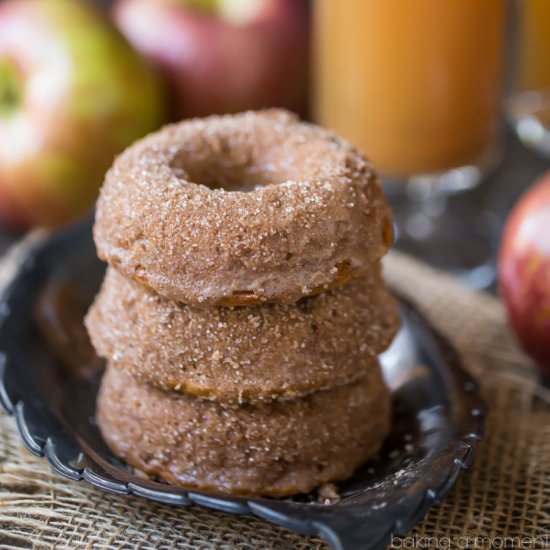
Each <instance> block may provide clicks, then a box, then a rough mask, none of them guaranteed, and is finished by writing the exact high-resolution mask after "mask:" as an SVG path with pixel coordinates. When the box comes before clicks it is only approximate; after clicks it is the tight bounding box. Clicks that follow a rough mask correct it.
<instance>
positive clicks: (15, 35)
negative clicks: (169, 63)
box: [0, 0, 162, 227]
mask: <svg viewBox="0 0 550 550" xmlns="http://www.w3.org/2000/svg"><path fill="white" fill-rule="evenodd" d="M161 121H162V97H161V91H160V89H159V84H158V81H157V76H156V75H155V74H154V73H153V72H152V69H151V68H150V67H148V66H146V64H145V62H144V61H143V60H142V59H141V58H140V57H139V56H138V55H137V54H136V53H135V52H134V51H133V50H132V49H131V47H130V45H129V44H128V43H127V42H126V40H125V39H124V38H123V37H122V36H121V35H120V34H119V33H118V32H117V31H116V30H115V29H114V28H113V27H112V26H111V25H110V24H109V23H108V22H107V21H106V20H105V19H104V18H103V17H102V16H101V15H100V14H99V13H98V12H96V11H95V10H94V9H92V8H91V7H90V6H89V5H88V4H87V3H85V2H84V3H81V2H80V1H76V0H40V1H37V0H34V1H33V0H8V1H6V2H2V3H0V220H1V221H3V222H4V223H6V222H7V223H9V224H11V225H16V226H19V227H28V226H31V225H55V224H59V223H61V222H64V221H65V220H68V219H70V218H72V217H75V216H77V215H79V214H80V213H82V212H83V211H85V210H86V209H87V208H89V207H90V205H91V204H92V203H93V200H94V198H95V195H96V192H97V189H98V187H99V185H100V184H101V181H102V179H103V174H104V172H105V170H106V169H107V168H108V167H109V165H110V164H111V163H112V160H113V156H114V155H115V154H116V153H118V152H119V151H121V150H122V149H123V148H124V147H126V146H127V145H128V144H129V143H131V142H132V141H134V140H135V139H137V138H139V137H140V136H142V135H143V134H145V133H147V132H149V131H151V130H153V129H155V128H156V127H157V126H158V125H159V124H160V123H161Z"/></svg>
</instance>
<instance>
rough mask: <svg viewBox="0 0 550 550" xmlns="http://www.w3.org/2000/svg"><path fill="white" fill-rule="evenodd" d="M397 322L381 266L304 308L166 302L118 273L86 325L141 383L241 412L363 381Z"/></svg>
mask: <svg viewBox="0 0 550 550" xmlns="http://www.w3.org/2000/svg"><path fill="white" fill-rule="evenodd" d="M398 324H399V315H398V311H397V305H396V303H395V300H394V299H393V297H392V296H391V295H390V294H389V293H388V291H387V290H386V289H385V287H384V284H383V281H382V276H381V270H380V266H379V264H374V265H373V267H372V270H371V271H370V272H369V273H368V275H365V276H363V277H359V278H356V279H354V280H353V281H350V282H349V283H347V284H345V285H341V286H339V287H337V288H335V289H333V290H331V291H328V292H325V293H323V294H320V295H318V296H314V297H309V298H304V299H303V300H301V301H299V302H297V303H296V304H291V305H286V304H263V305H258V306H247V307H219V306H212V307H210V308H204V307H196V306H189V305H185V304H182V303H178V302H174V301H172V300H167V299H166V298H162V297H161V296H159V295H158V294H156V293H155V292H153V291H151V290H149V289H147V288H146V287H143V286H142V285H141V284H139V283H135V282H133V281H131V280H128V279H126V278H125V277H124V276H123V275H121V274H120V273H118V272H117V271H116V270H115V269H113V268H109V269H108V271H107V275H106V277H105V281H104V283H103V286H102V289H101V291H100V293H99V295H98V296H97V298H96V300H95V303H94V304H93V306H92V307H91V309H90V311H89V313H88V316H87V318H86V325H87V327H88V331H89V333H90V336H91V338H92V342H93V344H94V346H95V348H96V350H97V351H98V353H99V354H100V355H102V356H103V357H105V358H106V359H107V360H109V361H115V362H117V363H118V364H119V365H121V366H123V367H124V368H127V369H128V370H129V371H130V372H131V373H132V375H133V376H135V377H136V378H137V379H138V380H141V381H145V382H148V383H150V384H153V385H155V386H157V387H160V388H163V389H167V390H175V391H179V392H186V393H191V394H194V395H200V396H202V397H206V398H209V399H216V400H217V401H219V402H224V403H233V404H236V405H237V404H239V403H243V402H257V401H270V400H272V399H276V398H280V399H292V398H294V397H296V396H300V395H304V394H309V393H311V392H314V391H317V390H320V389H326V388H332V387H336V386H340V385H343V384H347V383H349V382H351V381H353V380H357V379H359V378H362V377H364V376H365V375H366V374H367V372H368V371H369V370H372V369H378V368H379V367H378V361H377V356H378V354H379V353H381V352H382V351H384V349H386V347H387V346H388V344H389V342H390V341H391V339H392V338H393V336H394V335H395V332H396V331H397V327H398Z"/></svg>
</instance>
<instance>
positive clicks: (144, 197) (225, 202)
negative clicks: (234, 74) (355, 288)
mask: <svg viewBox="0 0 550 550" xmlns="http://www.w3.org/2000/svg"><path fill="white" fill-rule="evenodd" d="M94 237H95V242H96V246H97V250H98V254H99V256H100V257H101V258H102V259H104V260H106V261H107V262H108V263H109V264H111V265H112V266H115V267H116V268H117V269H118V270H119V271H121V272H122V273H123V274H124V275H126V276H127V277H129V278H131V279H134V280H137V281H141V282H142V283H144V284H146V285H147V286H149V287H151V288H153V289H154V290H155V291H156V292H158V293H159V294H161V295H162V296H164V297H167V298H170V299H173V300H177V301H180V302H185V303H189V304H203V305H212V304H220V303H222V304H223V303H225V304H230V305H239V304H250V303H257V302H278V303H294V302H296V301H297V300H299V299H300V298H301V297H303V296H306V295H309V294H315V293H318V292H320V291H322V290H324V289H326V288H328V287H330V286H333V285H334V284H337V283H341V282H344V281H346V280H349V279H350V278H351V277H352V276H355V275H356V274H359V273H364V272H366V271H367V270H368V269H369V268H370V266H372V264H373V263H375V262H376V261H377V260H378V259H380V258H381V257H382V255H383V254H384V253H385V252H386V251H387V249H388V246H389V245H390V241H391V222H390V210H389V207H388V204H387V202H386V200H385V198H384V195H383V192H382V190H381V187H380V185H379V182H378V179H377V177H376V175H375V173H374V171H373V169H372V166H371V165H370V163H369V162H368V161H367V160H366V159H365V158H364V156H363V155H362V154H361V153H359V152H358V151H357V150H356V149H355V148H354V147H352V146H351V145H350V144H348V143H347V142H346V141H344V140H342V139H341V138H339V137H338V136H337V135H336V134H334V133H332V132H330V131H328V130H325V129H322V128H319V127H317V126H315V125H312V124H307V123H304V122H300V121H299V120H298V119H297V118H296V117H294V116H293V115H291V114H290V113H288V112H286V111H281V110H267V111H260V112H247V113H243V114H239V115H227V116H212V117H208V118H205V119H193V120H188V121H184V122H182V123H179V124H175V125H170V126H167V127H165V128H163V129H162V130H160V131H159V132H157V133H155V134H152V135H150V136H148V137H146V138H144V139H142V140H141V141H139V142H137V143H136V144H135V145H133V146H131V147H130V148H128V149H127V150H126V151H125V152H123V153H122V154H121V155H120V156H119V157H118V158H117V159H116V161H115V163H114V165H113V167H112V168H111V170H110V171H109V172H108V174H107V176H106V179H105V183H104V185H103V188H102V190H101V193H100V197H99V200H98V203H97V209H96V223H95V226H94Z"/></svg>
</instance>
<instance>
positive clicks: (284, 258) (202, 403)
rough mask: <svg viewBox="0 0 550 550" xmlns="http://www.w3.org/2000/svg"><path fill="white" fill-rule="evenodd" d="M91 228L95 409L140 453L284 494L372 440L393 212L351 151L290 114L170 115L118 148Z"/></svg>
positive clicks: (195, 478)
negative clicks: (98, 375)
mask: <svg viewBox="0 0 550 550" xmlns="http://www.w3.org/2000/svg"><path fill="white" fill-rule="evenodd" d="M94 238H95V242H96V246H97V250H98V254H99V256H100V257H101V258H102V259H104V260H105V261H107V263H108V264H109V267H108V269H107V273H106V276H105V279H104V282H103V285H102V288H101V290H100V292H99V294H98V296H97V297H96V300H95V302H94V304H93V305H92V307H91V309H90V311H89V313H88V315H87V318H86V325H87V327H88V331H89V333H90V336H91V339H92V342H93V344H94V347H95V348H96V350H97V352H98V354H99V355H101V356H102V357H104V358H106V360H107V369H106V373H105V375H104V378H103V381H102V385H101V389H100V393H99V398H98V406H97V420H98V424H99V427H100V430H101V432H102V435H103V437H104V439H105V441H106V442H107V444H108V445H109V446H110V448H111V449H112V451H113V452H114V453H115V454H117V455H118V456H120V457H122V458H123V459H125V460H126V462H127V463H128V464H130V465H132V466H133V467H135V468H136V469H138V470H139V471H141V472H144V473H146V474H147V475H149V476H151V477H154V478H159V479H163V480H166V481H168V482H171V483H175V484H178V485H182V486H185V487H192V488H197V489H203V490H216V491H223V492H227V493H235V494H262V495H274V496H275V495H277V496H279V495H288V494H293V493H299V492H308V491H310V490H312V489H313V488H315V487H317V486H319V485H321V484H323V483H326V482H330V481H336V480H341V479H344V478H346V477H349V476H350V475H351V474H352V473H353V471H354V470H355V469H356V468H357V467H358V466H360V465H361V464H362V463H363V462H364V461H365V460H366V459H367V458H368V457H369V456H371V455H372V454H374V453H376V452H377V450H378V449H379V447H380V445H381V442H382V440H383V439H384V437H385V435H386V434H387V431H388V429H389V422H390V402H389V393H388V390H387V388H386V387H385V385H384V382H383V379H382V375H381V371H380V367H379V364H378V359H377V357H378V355H379V354H380V353H381V352H382V351H383V350H384V349H385V348H386V347H387V346H388V345H389V343H390V341H391V339H392V337H393V336H394V334H395V332H396V330H397V327H398V323H399V321H398V313H397V308H396V304H395V302H394V300H393V298H392V297H391V295H390V294H389V293H388V291H387V290H386V289H385V287H384V283H383V280H382V275H381V267H380V259H381V258H382V256H383V255H384V254H385V252H386V251H387V249H388V247H389V245H390V242H391V218H390V212H389V208H388V205H387V203H386V200H385V198H384V195H383V193H382V191H381V188H380V185H379V182H378V180H377V177H376V175H375V173H374V171H373V170H372V167H371V165H370V164H369V163H368V162H367V161H366V160H365V158H364V157H363V156H362V155H361V154H360V153H359V152H358V151H357V150H356V149H355V148H353V147H352V146H351V145H349V144H348V143H347V142H345V141H344V140H342V139H340V138H339V137H337V136H336V135H335V134H333V133H331V132H329V131H327V130H324V129H321V128H319V127H317V126H314V125H312V124H307V123H303V122H300V121H299V120H297V119H296V118H295V117H294V116H293V115H291V114H289V113H287V112H285V111H279V110H268V111H260V112H247V113H243V114H239V115H233V116H220V117H216V116H214V117H209V118H206V119H195V120H189V121H185V122H182V123H179V124H176V125H172V126H168V127H166V128H164V129H162V130H161V131H159V132H157V133H156V134H152V135H150V136H148V137H146V138H145V139H143V140H141V141H139V142H138V143H136V144H134V145H133V146H131V147H130V148H129V149H127V150H126V151H125V152H124V153H122V155H120V156H119V157H118V158H117V160H116V161H115V163H114V165H113V167H112V168H111V170H110V171H109V172H108V174H107V176H106V180H105V183H104V185H103V188H102V190H101V194H100V198H99V201H98V204H97V210H96V220H95V225H94Z"/></svg>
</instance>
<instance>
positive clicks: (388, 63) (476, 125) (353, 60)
mask: <svg viewBox="0 0 550 550" xmlns="http://www.w3.org/2000/svg"><path fill="white" fill-rule="evenodd" d="M540 1H541V2H547V3H549V4H550V0H540ZM314 9H315V13H314V30H315V32H314V37H315V44H314V52H315V63H314V65H315V67H314V94H315V97H314V115H315V118H316V120H317V121H318V122H320V123H321V124H323V125H325V126H327V127H329V128H332V129H334V130H336V131H337V132H338V133H340V134H341V135H343V136H344V137H345V138H347V139H348V140H349V141H351V142H352V143H354V144H355V145H356V146H358V147H359V148H361V149H362V150H363V151H364V152H365V154H366V155H367V157H369V158H370V159H371V160H372V161H373V162H374V164H375V166H376V167H377V169H378V171H379V173H381V174H382V175H383V176H384V179H385V181H386V182H387V181H391V182H398V183H414V182H417V183H418V182H421V183H422V184H429V185H436V186H438V187H441V188H449V189H451V190H455V189H457V188H458V189H463V188H469V187H472V186H474V185H475V184H477V183H478V182H479V180H480V178H481V177H482V176H483V175H484V173H485V172H486V171H487V170H488V169H489V167H490V166H491V165H493V164H494V163H495V161H496V160H497V158H498V154H497V153H498V150H499V139H498V138H499V122H500V117H501V114H502V113H501V105H500V99H501V93H502V85H501V84H502V78H501V77H502V67H503V52H504V47H503V43H504V34H505V0H360V1H358V0H315V3H314Z"/></svg>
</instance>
